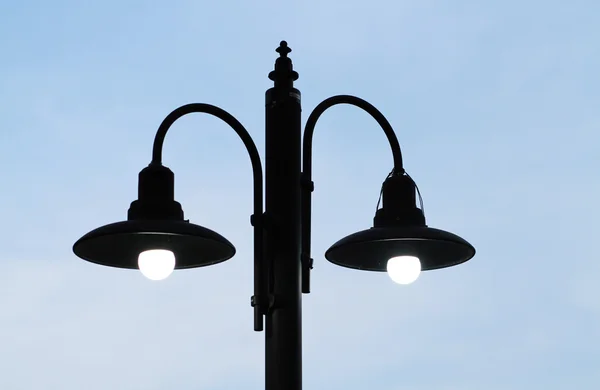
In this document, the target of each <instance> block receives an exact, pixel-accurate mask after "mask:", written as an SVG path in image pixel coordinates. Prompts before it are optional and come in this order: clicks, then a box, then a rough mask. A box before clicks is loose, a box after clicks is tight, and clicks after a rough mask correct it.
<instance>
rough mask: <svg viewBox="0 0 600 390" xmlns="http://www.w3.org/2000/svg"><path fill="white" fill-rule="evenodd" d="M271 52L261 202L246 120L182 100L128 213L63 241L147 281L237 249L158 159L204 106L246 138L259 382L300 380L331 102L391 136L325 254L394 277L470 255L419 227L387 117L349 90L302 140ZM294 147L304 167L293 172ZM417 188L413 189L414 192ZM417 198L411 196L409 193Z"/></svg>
mask: <svg viewBox="0 0 600 390" xmlns="http://www.w3.org/2000/svg"><path fill="white" fill-rule="evenodd" d="M277 52H278V53H279V58H278V59H277V60H276V62H275V70H274V71H272V72H271V73H270V74H269V78H270V79H271V80H272V81H273V82H274V86H273V88H270V89H269V90H267V92H266V103H265V106H266V131H265V141H266V145H265V149H266V158H265V178H266V180H265V199H264V200H265V210H264V212H263V170H262V166H261V160H260V156H259V154H258V151H257V149H256V145H255V144H254V142H253V140H252V138H251V137H250V135H249V134H248V132H247V131H246V129H245V128H244V127H243V126H242V124H240V122H238V121H237V120H236V119H235V118H234V117H233V116H231V115H230V114H229V113H227V112H226V111H224V110H222V109H220V108H218V107H215V106H212V105H209V104H200V103H197V104H188V105H185V106H182V107H179V108H177V109H176V110H174V111H173V112H171V113H170V114H169V115H168V116H167V117H166V118H165V119H164V120H163V122H162V123H161V125H160V127H159V128H158V131H157V133H156V136H155V139H154V145H153V151H152V161H151V162H150V164H149V165H148V166H147V167H146V168H144V169H143V170H142V171H141V172H140V174H139V184H138V199H137V200H135V201H133V202H132V203H131V206H130V208H129V211H128V215H127V220H126V221H123V222H117V223H113V224H109V225H106V226H102V227H100V228H98V229H95V230H92V231H91V232H89V233H87V234H86V235H84V236H83V237H81V238H80V239H79V240H78V241H77V242H76V243H75V244H74V246H73V251H74V252H75V254H76V255H77V256H79V257H80V258H82V259H84V260H87V261H90V262H93V263H96V264H100V265H106V266H112V267H118V268H129V269H140V271H141V272H142V273H143V274H144V275H146V276H147V277H148V278H150V279H154V280H159V279H163V278H165V277H167V276H168V275H169V274H170V273H171V272H172V271H173V270H174V269H185V268H193V267H202V266H207V265H211V264H216V263H220V262H222V261H225V260H227V259H230V258H231V257H233V256H234V254H235V248H234V246H233V245H232V244H231V243H230V242H229V241H228V240H227V239H225V238H224V237H223V236H221V235H220V234H218V233H216V232H214V231H212V230H209V229H207V228H204V227H202V226H199V225H195V224H193V223H190V222H189V221H188V220H184V216H183V210H182V208H181V205H180V204H179V203H178V202H177V201H175V197H174V175H173V172H171V170H170V169H169V168H167V167H166V166H164V165H162V145H163V142H164V139H165V136H166V133H167V131H168V129H169V127H170V126H171V125H172V124H173V123H174V122H175V121H176V120H177V119H178V118H180V117H182V116H184V115H187V114H190V113H196V112H197V113H207V114H210V115H213V116H216V117H218V118H220V119H221V120H223V121H225V122H226V123H227V124H228V125H229V126H231V128H233V130H235V132H236V133H237V134H238V135H239V137H240V138H241V140H242V142H243V143H244V145H245V146H246V149H247V151H248V154H249V156H250V162H251V163H252V169H253V176H254V181H253V183H254V184H253V185H254V213H253V215H252V217H251V223H252V225H253V227H254V295H253V296H252V298H251V305H252V306H253V308H254V330H255V331H263V328H264V327H263V325H264V322H263V320H264V321H265V322H266V327H265V329H264V330H265V348H266V350H265V360H266V372H265V375H266V389H267V390H300V389H301V388H302V306H301V299H302V293H309V292H310V270H311V269H312V262H313V261H312V258H311V256H310V237H311V195H312V192H313V189H314V185H313V182H312V164H311V160H312V136H313V131H314V128H315V124H316V122H317V120H318V118H319V116H320V115H321V114H322V113H323V112H324V111H325V110H326V109H328V108H329V107H331V106H334V105H337V104H350V105H354V106H357V107H359V108H361V109H363V110H365V111H366V112H368V113H369V114H370V115H371V116H372V117H373V118H374V119H375V120H376V121H377V122H378V123H379V125H380V126H381V127H382V129H383V131H384V132H385V134H386V136H387V138H388V141H389V143H390V146H391V149H392V153H393V158H394V168H393V170H392V172H391V173H390V174H389V175H388V177H387V178H386V180H385V182H384V183H383V186H382V191H381V195H382V197H383V203H382V208H380V209H378V210H377V213H376V215H375V218H374V225H373V227H372V228H370V229H367V230H363V231H361V232H358V233H355V234H352V235H350V236H347V237H345V238H343V239H341V240H339V241H338V242H336V243H335V244H333V246H331V248H329V249H328V250H327V252H326V253H325V257H326V258H327V259H328V260H329V261H330V262H332V263H334V264H338V265H341V266H344V267H350V268H355V269H362V270H368V271H387V272H388V273H389V274H390V277H391V278H392V279H393V280H394V281H396V282H398V283H403V284H408V283H410V282H412V281H414V280H415V279H416V277H417V276H418V274H419V273H420V271H421V270H431V269H437V268H443V267H449V266H453V265H457V264H460V263H463V262H465V261H467V260H469V259H471V258H472V257H473V256H474V255H475V248H473V246H472V245H471V244H469V243H468V242H467V241H465V240H464V239H462V238H460V237H458V236H456V235H454V234H452V233H448V232H445V231H443V230H438V229H433V228H430V227H428V226H427V225H426V224H425V217H424V214H423V211H422V205H421V208H417V205H416V192H417V193H418V188H417V187H416V185H415V183H414V181H413V180H412V178H411V177H410V176H409V175H408V174H407V173H406V172H405V170H404V167H403V163H402V155H401V152H400V145H399V143H398V140H397V138H396V135H395V134H394V131H393V129H392V127H391V125H390V124H389V123H388V121H387V120H386V119H385V117H384V116H383V115H382V114H381V113H380V112H379V111H378V110H377V109H376V108H375V107H373V106H372V105H371V104H369V103H367V102H366V101H364V100H362V99H359V98H357V97H354V96H348V95H340V96H334V97H331V98H329V99H326V100H325V101H323V102H322V103H320V104H319V105H318V106H317V107H316V108H315V110H314V111H313V112H312V113H311V114H310V116H309V118H308V120H307V123H306V128H305V131H304V138H303V142H302V130H301V118H300V112H301V105H300V91H299V90H297V89H295V88H294V86H293V85H294V81H295V80H297V79H298V73H296V72H295V71H294V70H293V67H292V62H291V60H290V58H289V57H288V54H289V53H290V52H291V49H290V48H288V46H287V43H286V42H285V41H282V42H281V44H280V46H279V48H278V49H277ZM301 152H302V170H301V161H300V159H301ZM415 190H416V191H415ZM419 199H420V194H419Z"/></svg>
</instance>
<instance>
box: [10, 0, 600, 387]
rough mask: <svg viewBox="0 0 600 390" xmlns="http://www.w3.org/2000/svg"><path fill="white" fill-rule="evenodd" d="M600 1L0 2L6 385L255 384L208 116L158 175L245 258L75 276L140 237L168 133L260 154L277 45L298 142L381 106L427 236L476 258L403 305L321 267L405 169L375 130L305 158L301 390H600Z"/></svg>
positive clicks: (251, 341)
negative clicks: (100, 242) (159, 145)
mask: <svg viewBox="0 0 600 390" xmlns="http://www.w3.org/2000/svg"><path fill="white" fill-rule="evenodd" d="M599 12H600V4H599V3H598V2H595V1H572V2H569V3H568V4H567V3H565V2H559V1H544V2H542V1H526V2H519V1H503V2H500V1H498V2H478V1H396V2H392V1H379V0H372V1H369V2H364V1H353V0H348V1H343V2H342V1H320V2H319V1H312V0H305V1H302V2H295V3H293V2H289V3H280V2H274V1H260V2H241V1H238V2H235V1H220V2H212V3H210V4H207V3H202V2H193V1H172V2H162V3H161V4H160V5H157V4H154V3H152V2H142V1H123V2H117V1H104V2H96V3H95V4H91V2H75V1H58V0H57V1H53V2H42V1H22V2H16V1H13V2H8V1H6V2H3V3H2V4H1V5H0V51H1V53H2V56H1V57H2V61H0V107H2V108H1V112H2V115H0V129H1V131H0V163H1V166H2V190H1V191H0V201H1V204H2V205H3V206H2V219H3V221H4V223H3V224H2V225H1V226H0V233H1V234H0V237H1V239H2V244H3V253H2V255H1V261H0V329H2V332H1V333H0V345H1V346H2V348H1V350H2V353H1V354H0V388H2V389H7V390H21V389H26V390H29V389H61V390H71V389H73V390H74V389H87V390H96V389H103V390H104V389H108V388H110V389H127V390H137V389H140V390H142V389H143V390H146V389H147V390H163V389H169V388H181V389H237V388H244V389H261V388H263V358H264V352H263V337H264V334H263V333H255V332H253V330H252V309H251V307H250V306H249V297H250V295H251V294H252V257H251V256H252V228H251V226H250V224H249V216H250V214H251V213H252V197H251V194H252V178H251V169H250V163H249V160H248V158H247V155H246V153H245V150H244V147H243V145H242V143H241V142H240V141H239V139H237V137H236V135H235V133H234V132H233V131H232V130H230V129H229V128H227V126H226V125H225V124H223V123H220V122H219V121H218V120H217V119H213V118H210V117H207V116H202V115H197V116H192V117H186V118H184V119H182V120H181V121H179V122H178V123H177V124H176V125H175V126H174V127H173V131H172V132H171V133H170V134H169V137H168V139H167V142H166V144H165V149H164V159H163V160H164V163H165V165H167V166H169V167H170V168H171V169H172V170H173V171H174V172H175V175H176V176H175V177H176V197H177V199H178V200H179V201H180V202H181V203H182V205H183V207H184V211H185V213H186V216H187V217H189V218H190V219H191V220H192V221H193V222H196V223H199V224H201V225H204V226H207V227H210V228H211V229H214V230H216V231H218V232H220V233H221V234H223V235H224V236H226V237H227V238H228V239H229V240H230V241H232V242H233V243H234V244H235V245H236V247H237V250H238V252H237V255H236V256H235V257H234V258H233V259H232V260H230V261H228V262H226V263H223V264H221V265H218V266H213V267H208V268H203V269H196V270H188V271H177V272H175V273H174V274H173V275H172V276H171V277H170V278H168V279H167V280H165V281H163V282H159V283H153V282H150V281H148V280H146V279H145V278H144V277H142V276H141V274H140V273H139V272H134V271H123V270H114V269H109V268H103V267H100V266H96V265H92V264H89V263H86V262H83V261H80V260H78V259H77V258H76V257H75V256H74V255H73V254H72V252H71V246H72V244H73V242H74V241H75V240H76V239H77V238H79V237H80V236H81V235H82V234H84V233H86V232H87V231H89V230H91V229H93V228H95V227H98V226H100V225H103V224H106V223H110V222H115V221H118V220H122V219H124V218H125V217H126V212H127V208H128V206H129V203H130V202H131V201H132V200H134V199H135V197H136V188H137V174H138V172H139V171H140V170H141V169H142V168H143V167H144V166H145V165H146V164H147V163H148V162H149V160H150V153H151V145H152V140H153V137H154V132H155V131H156V128H157V127H158V125H159V124H160V122H161V120H162V119H163V118H164V116H166V115H167V114H168V113H169V112H170V111H171V110H173V109H175V108H176V107H178V106H180V105H183V104H186V103H190V102H203V103H211V104H215V105H218V106H220V107H222V108H223V109H225V110H228V111H229V112H230V113H231V114H233V115H234V116H236V117H237V118H238V119H239V120H240V121H241V122H242V123H243V124H244V125H245V126H246V128H247V129H248V130H249V132H250V133H251V134H252V136H253V137H254V139H255V142H256V144H257V146H258V148H259V150H260V151H261V154H262V153H263V151H264V149H263V146H264V135H263V131H264V130H263V129H264V106H263V104H264V91H265V90H266V89H267V88H269V87H270V85H271V82H270V81H269V80H268V78H267V74H268V72H269V71H270V70H271V69H272V67H273V63H274V60H275V58H276V53H275V52H274V49H275V48H276V47H277V45H278V43H279V41H280V40H282V39H285V40H287V41H288V42H289V45H290V46H291V47H292V49H293V52H292V55H291V56H292V58H293V61H294V64H295V68H296V70H297V71H298V72H299V73H300V79H299V80H298V82H297V83H296V86H297V87H298V88H299V89H300V90H301V91H302V95H303V108H304V111H303V121H305V120H306V118H307V117H308V114H309V113H310V111H311V110H312V108H314V107H315V106H316V105H317V104H318V103H319V102H320V101H321V100H323V99H325V98H327V97H329V96H331V95H335V94H353V95H356V96H359V97H362V98H364V99H366V100H368V101H369V102H371V103H372V104H374V105H375V106H376V107H378V108H379V109H380V110H381V111H382V112H383V113H384V114H385V115H386V117H387V118H388V119H389V121H390V122H391V123H392V125H393V126H394V128H395V130H396V133H397V134H398V137H399V140H400V144H401V146H402V150H403V154H404V159H405V167H406V168H407V171H408V172H409V173H410V174H411V176H412V177H413V178H414V179H415V180H416V181H417V184H418V185H419V187H420V189H421V192H422V194H423V197H424V201H425V209H426V212H427V215H426V216H427V220H428V224H429V225H430V226H433V227H438V228H441V229H445V230H449V231H452V232H454V233H456V234H459V235H460V236H462V237H464V238H466V239H467V240H469V241H470V242H471V243H472V244H473V245H474V246H475V247H476V248H477V251H478V252H477V255H476V257H475V258H474V259H473V260H472V261H470V262H468V263H466V264H464V265H461V266H458V267H454V268H450V269H444V270H439V271H432V272H428V273H423V274H422V275H421V277H420V278H419V280H418V281H417V282H415V283H414V284H412V285H410V286H398V285H395V284H394V283H392V282H391V281H390V280H389V278H388V277H387V276H386V275H385V274H371V273H365V272H357V271H353V270H347V269H342V268H340V267H336V266H334V265H332V264H330V263H328V262H327V261H325V259H324V256H323V253H324V252H325V250H326V249H327V248H328V247H329V246H330V245H331V244H332V243H333V242H335V241H337V240H338V239H339V238H341V237H343V236H345V235H347V234H349V233H352V232H354V231H357V230H362V229H364V228H367V227H369V226H370V224H371V223H372V217H373V214H374V210H375V205H376V203H377V196H378V192H379V189H380V186H381V182H382V180H383V179H384V178H385V176H386V174H387V173H388V172H389V170H390V169H391V166H392V159H391V153H390V152H389V147H388V145H387V142H386V139H385V136H384V135H383V132H382V131H381V130H380V129H379V128H378V127H377V125H376V123H375V122H374V121H373V120H372V119H371V118H370V117H369V116H368V115H367V114H365V113H362V112H360V111H359V110H358V109H354V108H351V107H336V108H333V109H331V110H330V111H328V112H327V113H326V114H325V115H323V117H322V119H321V120H320V121H319V124H318V126H317V129H316V133H315V138H314V153H313V154H314V164H313V165H314V181H315V185H316V190H315V193H314V197H313V206H314V207H313V256H314V257H315V262H316V264H315V269H314V272H313V282H312V293H311V294H310V295H305V296H304V388H306V389H324V388H327V389H332V390H333V389H346V390H355V389H356V390H358V389H365V388H370V389H371V388H372V389H381V390H430V389H436V390H454V389H460V390H475V389H477V390H479V389H482V388H485V389H489V390H505V389H506V390H508V389H510V390H521V389H523V390H524V389H527V390H529V389H536V388H545V389H548V390H553V389H561V390H562V389H570V388H578V389H596V388H598V385H599V384H600V372H599V371H598V370H597V362H598V361H599V359H600V352H599V351H600V348H599V345H600V298H599V297H600V288H599V287H598V280H599V279H600V263H599V262H598V253H597V246H596V241H597V234H598V225H597V220H598V219H599V218H600V211H599V209H598V207H597V202H598V198H599V197H600V185H599V181H598V170H599V168H600V157H598V153H597V150H598V149H599V148H600V135H599V134H600V114H599V113H598V107H599V103H600V92H599V91H600V78H599V77H598V69H600V49H599V48H598V44H597V37H598V36H600V27H599V25H598V23H597V15H598V13H599Z"/></svg>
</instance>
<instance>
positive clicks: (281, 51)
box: [275, 41, 292, 57]
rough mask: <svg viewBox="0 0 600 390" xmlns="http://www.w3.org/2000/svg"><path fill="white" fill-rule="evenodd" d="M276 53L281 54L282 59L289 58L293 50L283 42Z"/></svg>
mask: <svg viewBox="0 0 600 390" xmlns="http://www.w3.org/2000/svg"><path fill="white" fill-rule="evenodd" d="M275 51H276V52H277V53H279V55H280V56H281V57H287V55H288V54H289V53H291V51H292V49H290V48H289V47H288V44H287V42H286V41H281V43H279V47H278V48H277V49H275Z"/></svg>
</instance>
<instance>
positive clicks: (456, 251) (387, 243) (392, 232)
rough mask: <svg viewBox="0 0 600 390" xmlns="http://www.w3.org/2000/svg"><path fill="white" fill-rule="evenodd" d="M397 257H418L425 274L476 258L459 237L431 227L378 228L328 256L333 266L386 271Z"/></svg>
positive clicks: (352, 238) (333, 249)
mask: <svg viewBox="0 0 600 390" xmlns="http://www.w3.org/2000/svg"><path fill="white" fill-rule="evenodd" d="M396 256H416V257H418V258H419V260H420V261H421V269H422V270H423V271H426V270H433V269H437V268H444V267H450V266H453V265H457V264H460V263H464V262H465V261H467V260H469V259H471V258H472V257H473V256H475V248H474V247H473V246H472V245H471V244H469V243H468V242H467V241H465V240H464V239H462V238H460V237H459V236H457V235H455V234H452V233H449V232H446V231H443V230H439V229H434V228H430V227H427V226H398V227H374V228H371V229H367V230H363V231H360V232H358V233H354V234H351V235H349V236H347V237H344V238H342V239H341V240H339V241H338V242H336V243H335V244H333V245H332V246H331V248H329V249H328V250H327V252H326V253H325V258H326V259H327V260H329V261H330V262H332V263H334V264H337V265H340V266H343V267H348V268H354V269H360V270H367V271H382V272H385V271H386V270H387V268H386V267H387V261H388V260H389V259H390V258H392V257H396Z"/></svg>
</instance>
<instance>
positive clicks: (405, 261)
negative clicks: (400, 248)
mask: <svg viewBox="0 0 600 390" xmlns="http://www.w3.org/2000/svg"><path fill="white" fill-rule="evenodd" d="M387 272H388V275H390V278H391V279H392V280H393V281H394V282H396V283H398V284H411V283H412V282H414V281H415V280H417V278H418V277H419V274H420V273H421V261H420V260H419V258H418V257H415V256H397V257H392V258H391V259H389V260H388V262H387Z"/></svg>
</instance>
